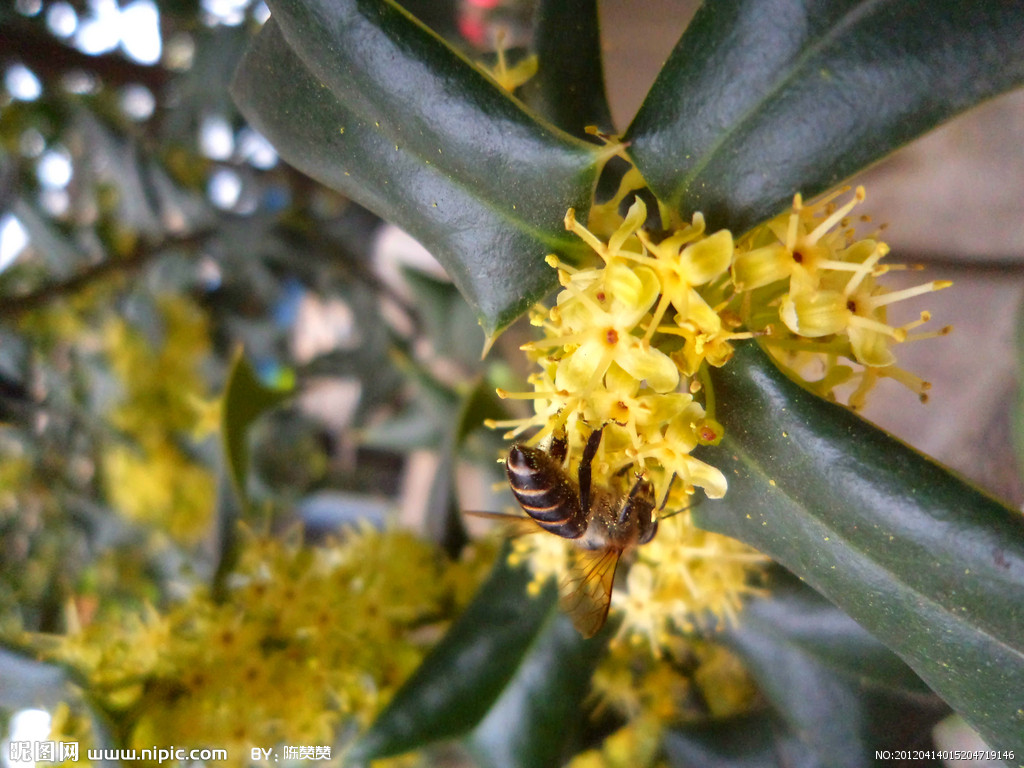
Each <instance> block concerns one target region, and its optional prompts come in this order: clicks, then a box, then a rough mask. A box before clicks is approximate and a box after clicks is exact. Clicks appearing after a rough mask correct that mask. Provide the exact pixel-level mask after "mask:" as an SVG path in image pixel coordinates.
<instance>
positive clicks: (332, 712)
mask: <svg viewBox="0 0 1024 768" xmlns="http://www.w3.org/2000/svg"><path fill="white" fill-rule="evenodd" d="M293 538H294V537H293ZM482 559H484V560H486V557H484V558H482ZM484 565H486V563H484ZM481 567H482V566H481V565H480V563H476V564H475V565H473V564H470V565H469V566H467V565H452V564H450V563H449V562H448V561H447V560H446V559H445V558H444V557H443V556H442V555H441V554H440V553H439V552H438V550H437V549H436V548H435V547H434V546H433V545H431V544H428V543H426V542H423V541H420V540H418V539H416V538H415V537H413V536H412V535H411V534H408V533H403V532H400V531H394V530H388V531H378V530H375V529H373V528H372V527H370V526H368V525H365V526H362V527H360V528H358V529H354V530H351V531H349V532H348V533H346V535H345V536H344V538H343V539H342V540H341V541H340V542H338V543H337V544H335V545H334V546H331V547H326V548H319V549H309V548H306V547H303V546H301V544H300V542H299V541H298V540H297V539H295V540H293V541H290V542H281V541H279V540H277V539H272V538H265V537H259V536H254V535H252V534H246V535H245V540H244V545H243V548H242V554H241V560H240V563H239V568H238V570H237V571H236V572H235V573H234V574H233V575H232V577H231V579H230V588H229V589H228V592H227V594H226V596H225V598H224V599H223V600H222V601H219V602H218V601H216V600H214V599H213V597H212V596H211V595H210V594H209V593H208V592H206V591H205V590H197V591H195V592H193V593H192V594H191V595H190V596H189V597H188V599H187V600H185V601H184V602H182V603H180V604H178V605H176V606H174V607H172V608H171V609H170V610H169V611H167V612H165V613H161V612H158V611H156V610H155V609H152V608H149V609H147V610H146V611H144V612H143V613H142V614H140V615H137V614H127V615H124V616H122V617H120V618H116V617H110V618H104V619H101V620H99V621H97V622H96V623H94V624H90V625H88V626H85V627H82V628H80V629H79V630H78V631H73V632H71V633H70V634H69V635H67V636H66V637H63V638H49V640H50V644H51V645H53V646H54V647H52V648H51V649H50V650H49V651H48V652H47V654H46V655H47V656H49V657H51V658H55V659H59V660H61V661H63V662H65V663H67V664H70V665H71V666H73V667H75V668H76V669H78V670H80V672H81V673H82V674H83V675H85V676H86V677H87V678H88V680H89V684H90V690H91V692H92V695H93V696H94V697H95V700H96V701H97V703H98V704H99V705H100V706H101V707H102V708H103V709H104V710H105V711H106V712H107V713H108V714H111V716H114V717H117V718H118V720H119V722H120V723H121V724H122V726H123V727H124V731H125V734H126V744H127V746H129V747H135V748H138V749H142V748H145V747H151V746H152V745H154V744H158V745H159V744H172V743H173V744H175V745H181V746H185V745H189V746H193V747H196V748H202V747H218V748H225V749H227V750H228V755H229V759H230V760H231V762H232V764H246V763H247V762H248V756H249V751H250V747H251V746H252V745H253V744H263V745H266V746H269V745H272V744H277V743H280V742H282V741H288V742H291V743H310V744H324V745H331V744H334V743H335V737H336V734H337V733H338V732H339V727H340V726H341V725H342V724H345V723H349V724H353V725H359V726H365V725H366V724H368V722H369V721H370V719H371V718H372V717H373V716H374V715H375V713H377V712H378V711H379V710H380V709H381V707H382V706H383V705H384V703H386V701H387V700H388V699H389V698H390V696H391V695H392V694H393V693H394V691H395V690H396V689H397V687H398V686H399V685H400V684H401V683H402V682H403V681H404V679H405V678H406V677H407V676H408V675H409V674H410V673H411V672H412V670H413V669H415V668H416V666H417V665H418V664H419V662H420V661H421V659H422V657H423V655H424V653H425V652H426V650H427V646H426V645H425V644H424V641H423V640H417V639H415V638H416V636H415V635H414V634H413V633H411V630H414V629H416V628H420V627H428V626H430V625H433V624H436V623H437V622H441V621H444V620H446V619H449V618H450V617H451V616H452V615H453V612H454V611H455V610H457V609H458V608H459V607H461V605H462V604H463V603H462V602H461V601H463V600H465V599H466V596H467V595H468V594H469V593H470V592H471V590H470V589H468V588H467V587H468V586H469V585H468V584H464V582H466V581H468V580H472V581H473V585H474V586H475V584H476V583H478V581H479V574H480V571H481ZM456 596H458V598H459V602H457V601H456V599H455V598H456ZM429 635H430V636H435V635H436V633H429Z"/></svg>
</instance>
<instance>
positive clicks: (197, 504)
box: [103, 297, 215, 543]
mask: <svg viewBox="0 0 1024 768" xmlns="http://www.w3.org/2000/svg"><path fill="white" fill-rule="evenodd" d="M159 308H160V316H161V319H162V320H163V325H164V328H163V330H164V334H163V344H162V346H161V347H160V348H159V349H153V348H152V347H151V346H150V344H149V342H148V341H147V340H146V339H145V338H144V337H143V336H142V335H141V334H139V333H138V332H137V331H135V330H133V329H132V328H131V327H130V326H129V325H128V324H127V323H126V322H124V320H122V319H121V318H114V319H111V320H110V321H109V322H108V324H107V326H106V328H105V333H104V347H105V349H106V351H107V354H108V356H109V358H110V363H111V368H112V369H113V371H114V373H115V374H116V375H117V377H118V380H119V381H120V383H121V386H122V389H123V395H122V397H121V399H120V401H119V402H118V404H117V405H116V406H115V407H114V409H113V411H112V413H111V421H112V422H113V424H114V425H115V426H116V427H117V428H118V429H119V430H121V431H122V433H123V434H124V435H125V437H126V438H127V440H126V441H125V442H120V443H116V444H113V445H111V446H110V447H109V448H107V449H106V450H105V452H104V456H103V474H104V478H105V484H106V489H107V493H108V495H109V498H110V500H111V503H112V504H113V506H114V507H116V508H117V509H118V510H119V511H120V512H121V513H123V514H124V515H126V516H127V517H129V518H131V519H133V520H137V521H142V522H146V523H150V524H153V525H156V526H158V527H159V528H161V529H163V530H166V531H168V532H169V533H170V534H171V536H172V537H173V538H175V539H176V540H178V541H180V542H183V543H194V542H196V541H198V540H199V539H200V538H201V537H202V536H203V535H204V534H205V533H206V532H207V531H208V529H209V523H210V520H211V514H212V511H213V506H214V496H215V481H214V477H213V475H212V473H211V472H210V471H209V470H208V469H207V468H206V467H204V466H203V465H202V464H200V463H199V462H197V461H196V460H195V459H194V458H192V457H190V456H189V455H188V453H187V452H186V451H185V450H183V447H182V441H183V440H186V439H187V438H188V433H189V432H191V431H192V430H193V429H194V427H195V425H196V423H197V422H198V421H199V417H200V415H201V413H200V411H201V407H200V405H201V403H202V400H201V398H203V397H204V396H205V395H206V393H207V385H206V383H205V381H204V380H203V377H202V375H201V366H202V363H203V360H204V359H205V357H206V356H207V354H208V353H209V348H210V341H209V334H208V332H207V327H206V319H205V317H204V315H203V314H202V312H201V311H200V309H199V308H198V307H196V306H195V305H194V304H192V303H191V302H189V301H188V300H186V299H183V298H180V297H174V298H172V297H167V298H164V299H163V300H161V301H160V304H159Z"/></svg>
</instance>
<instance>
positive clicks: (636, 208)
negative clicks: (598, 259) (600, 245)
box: [608, 197, 647, 256]
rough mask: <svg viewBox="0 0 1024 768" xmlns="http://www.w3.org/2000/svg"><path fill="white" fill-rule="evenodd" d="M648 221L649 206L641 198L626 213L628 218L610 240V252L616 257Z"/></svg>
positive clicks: (636, 199)
mask: <svg viewBox="0 0 1024 768" xmlns="http://www.w3.org/2000/svg"><path fill="white" fill-rule="evenodd" d="M645 221H647V206H646V205H644V201H643V200H641V199H640V198H639V197H637V198H635V199H634V200H633V204H632V205H631V206H629V210H628V211H626V218H625V219H623V220H622V224H621V225H620V226H619V228H618V229H616V230H615V232H614V234H612V236H611V237H610V238H609V239H608V252H609V253H610V254H611V255H612V256H614V255H615V254H616V253H618V252H619V250H620V249H621V248H622V246H623V245H624V244H625V242H626V241H627V240H629V238H630V237H632V236H633V235H634V234H635V233H636V231H637V230H638V229H640V227H642V226H643V225H644V222H645Z"/></svg>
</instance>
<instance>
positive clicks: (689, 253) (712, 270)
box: [679, 229, 733, 285]
mask: <svg viewBox="0 0 1024 768" xmlns="http://www.w3.org/2000/svg"><path fill="white" fill-rule="evenodd" d="M732 253H733V244H732V233H731V232H730V231H729V230H727V229H720V230H719V231H717V232H715V234H713V235H711V236H710V237H705V238H704V239H703V240H699V241H698V242H696V243H693V244H692V245H688V246H686V248H684V249H683V252H682V254H680V256H679V261H680V266H681V268H682V270H683V274H685V275H686V279H687V281H688V282H689V283H690V285H703V284H704V283H706V282H708V281H709V280H714V279H715V278H716V277H718V276H719V275H721V274H723V273H724V272H725V271H726V270H727V269H729V264H731V263H732Z"/></svg>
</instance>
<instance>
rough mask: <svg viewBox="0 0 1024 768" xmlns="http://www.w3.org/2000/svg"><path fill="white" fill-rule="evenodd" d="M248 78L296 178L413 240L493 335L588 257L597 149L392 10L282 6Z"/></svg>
mask: <svg viewBox="0 0 1024 768" xmlns="http://www.w3.org/2000/svg"><path fill="white" fill-rule="evenodd" d="M271 5H272V11H273V18H272V20H271V21H270V22H269V23H268V24H267V25H265V26H264V28H263V30H262V31H261V32H260V35H259V37H258V38H257V40H256V41H255V43H254V45H253V47H252V48H251V50H250V51H249V52H248V54H247V55H246V57H245V59H244V60H243V62H242V64H241V65H240V67H239V70H238V73H237V75H236V79H235V82H234V85H233V92H234V95H235V98H236V100H237V101H238V103H239V105H240V107H241V109H242V111H243V112H244V113H245V114H246V116H247V117H248V118H249V119H250V120H251V121H252V123H253V124H254V125H255V126H256V127H257V128H258V129H259V130H260V131H261V132H263V133H264V134H265V135H266V136H268V137H269V138H270V140H271V141H272V142H273V143H274V144H275V146H276V147H277V149H278V151H279V152H280V153H281V155H282V156H283V157H284V158H285V159H286V160H288V161H289V162H290V163H292V164H293V165H295V166H296V167H297V168H299V169H300V170H302V171H304V172H306V173H308V174H310V175H311V176H313V177H315V178H316V179H318V180H320V181H322V182H324V183H326V184H328V185H329V186H332V187H334V188H335V189H338V190H339V191H341V192H344V193H345V194H347V195H349V196H350V197H352V199H354V200H356V201H357V202H359V203H360V204H362V205H364V206H366V207H367V208H369V209H370V210H372V211H374V212H375V213H377V214H378V215H380V216H382V217H384V218H386V219H388V220H389V221H393V222H395V223H396V224H398V225H399V226H401V227H402V228H403V229H405V230H406V231H408V232H409V233H410V234H412V235H413V236H414V237H416V238H417V239H418V240H419V241H420V242H422V243H423V244H424V245H425V246H426V247H427V248H429V249H430V250H431V251H432V252H433V253H434V254H435V255H436V256H437V257H438V259H440V260H441V262H442V263H443V264H444V266H445V268H446V269H447V270H448V273H449V274H450V275H451V277H452V279H453V280H454V281H455V284H456V285H457V286H458V287H459V289H460V290H461V291H462V292H463V294H464V295H465V296H466V298H467V300H468V301H469V302H470V304H471V305H472V306H473V308H474V310H475V311H476V313H477V316H478V318H479V319H480V322H481V324H482V325H483V327H484V330H485V332H487V334H488V335H493V334H494V333H495V332H496V331H498V330H500V329H501V328H503V327H504V326H506V325H507V324H508V323H510V322H511V321H512V320H513V319H514V318H515V317H517V316H518V315H519V314H520V313H522V312H523V311H524V310H525V309H526V308H527V307H528V306H529V305H530V304H531V303H532V302H534V301H536V300H537V299H539V298H540V297H541V296H543V295H544V294H545V293H546V292H547V291H549V290H550V289H551V288H553V287H554V286H555V284H556V280H555V273H554V271H553V270H551V269H550V268H549V267H548V266H547V265H545V264H544V261H543V258H544V256H545V255H546V254H547V253H550V252H552V251H556V252H559V253H560V254H563V255H564V256H565V257H566V258H568V259H569V260H570V261H575V260H576V259H577V258H578V256H579V255H580V254H582V253H583V249H582V248H581V247H580V244H579V243H578V242H577V241H576V240H575V239H574V238H572V237H571V236H569V235H568V233H566V232H565V228H564V226H563V223H562V219H563V217H564V215H565V211H566V209H567V208H568V207H570V206H574V207H577V208H580V209H581V210H586V209H587V207H588V206H589V202H590V199H591V195H592V189H593V184H594V179H595V176H596V168H597V164H598V148H596V147H595V146H593V145H591V144H587V143H585V142H582V141H579V140H577V139H574V138H573V137H571V136H569V135H567V134H564V133H562V132H560V131H558V130H557V129H556V128H554V127H552V126H549V125H547V124H545V123H542V122H539V121H538V120H537V118H536V117H535V116H534V115H533V114H531V113H530V112H528V111H526V110H525V109H524V108H523V106H522V105H521V104H520V103H519V102H518V101H516V100H515V99H513V98H512V97H511V96H509V95H508V94H506V93H505V92H503V91H502V90H501V89H499V88H498V87H497V86H496V85H495V84H494V83H493V81H492V80H491V79H490V78H488V77H487V76H485V75H484V74H483V73H482V72H481V71H480V70H479V69H477V68H476V67H475V66H474V65H472V64H471V63H470V62H468V61H466V60H465V59H463V58H462V57H461V56H460V55H459V54H457V53H455V52H454V51H453V50H452V49H451V48H449V47H448V46H447V45H446V44H445V43H444V42H443V41H442V40H441V39H440V38H438V37H436V36H435V35H434V34H433V33H431V32H430V31H429V30H428V29H426V28H425V27H423V26H422V25H421V24H419V22H417V21H416V20H415V19H414V18H413V17H411V16H409V15H408V14H407V13H405V12H404V11H403V10H402V9H401V8H399V7H398V6H396V5H394V4H393V3H391V2H386V1H385V0H362V1H359V0H344V1H342V2H328V1H327V0H277V1H276V2H273V3H272V4H271Z"/></svg>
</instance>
